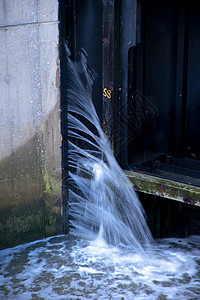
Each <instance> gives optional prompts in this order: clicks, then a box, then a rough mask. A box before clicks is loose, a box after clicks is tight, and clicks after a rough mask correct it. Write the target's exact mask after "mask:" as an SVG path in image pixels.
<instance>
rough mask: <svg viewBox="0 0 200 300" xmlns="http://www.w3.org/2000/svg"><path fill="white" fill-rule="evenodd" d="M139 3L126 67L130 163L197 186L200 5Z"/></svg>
mask: <svg viewBox="0 0 200 300" xmlns="http://www.w3.org/2000/svg"><path fill="white" fill-rule="evenodd" d="M138 3H140V7H141V9H140V11H139V12H138V15H137V45H136V46H135V47H131V48H130V49H129V65H128V69H129V71H128V73H129V76H128V77H129V78H128V99H127V103H128V110H127V112H128V114H127V119H128V126H127V132H128V139H127V140H128V154H127V156H128V164H129V166H130V167H131V168H132V167H137V168H139V169H140V170H143V171H146V172H150V173H153V174H156V175H158V176H164V177H168V178H173V179H175V180H178V181H183V182H188V181H190V183H192V184H194V185H198V186H199V185H200V180H199V178H200V130H199V125H200V121H199V114H200V39H199V30H200V18H199V15H200V4H199V3H198V2H197V1H194V0H191V1H187V0H186V1H172V0H171V1H158V0H152V1H147V0H144V1H139V2H138ZM188 176H189V177H190V178H189V179H188Z"/></svg>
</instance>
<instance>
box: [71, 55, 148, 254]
mask: <svg viewBox="0 0 200 300" xmlns="http://www.w3.org/2000/svg"><path fill="white" fill-rule="evenodd" d="M67 60H68V66H67V68H68V74H67V87H68V88H67V98H68V134H69V168H70V171H69V187H70V191H69V205H70V226H71V232H72V233H73V234H76V235H80V236H83V237H85V238H87V239H88V238H90V239H95V238H96V236H97V235H98V232H99V230H100V233H101V237H102V238H103V239H104V240H105V241H106V242H107V243H109V244H112V245H114V246H119V245H120V244H125V245H129V246H131V247H134V248H135V250H136V251H137V250H139V251H143V249H144V247H145V246H147V247H149V246H150V245H151V243H152V237H151V234H150V231H149V229H148V226H147V224H146V220H145V218H144V211H143V208H142V206H141V204H140V202H139V200H138V198H137V196H136V194H135V192H134V190H133V187H132V184H131V183H130V182H129V180H128V179H127V177H126V176H125V174H124V172H123V171H122V169H121V168H120V167H119V165H118V163H117V161H116V160H115V158H114V156H113V153H112V149H111V145H110V143H109V141H108V139H107V137H106V135H105V134H104V132H103V130H102V128H101V126H100V121H99V118H98V116H97V113H96V110H95V108H94V105H93V102H92V98H91V95H92V84H93V76H92V75H93V74H92V72H90V71H88V67H87V61H86V56H85V52H84V51H83V52H82V53H81V54H80V60H79V62H78V63H77V62H72V61H71V60H70V59H69V58H67ZM86 124H87V125H86Z"/></svg>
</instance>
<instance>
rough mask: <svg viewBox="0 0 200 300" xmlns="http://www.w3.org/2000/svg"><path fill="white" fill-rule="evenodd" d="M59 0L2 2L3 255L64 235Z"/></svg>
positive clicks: (0, 140) (0, 182) (0, 163)
mask: <svg viewBox="0 0 200 300" xmlns="http://www.w3.org/2000/svg"><path fill="white" fill-rule="evenodd" d="M58 39H59V32H58V0H0V248H3V247H8V246H12V245H15V244H19V243H22V242H26V241H31V240H34V239H39V238H42V237H43V236H49V235H53V234H57V233H61V232H62V229H61V228H62V226H61V223H62V221H61V172H60V166H61V149H60V145H61V135H60V113H59V106H60V100H59V99H60V95H59V49H58Z"/></svg>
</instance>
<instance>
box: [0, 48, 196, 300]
mask: <svg viewBox="0 0 200 300" xmlns="http://www.w3.org/2000/svg"><path fill="white" fill-rule="evenodd" d="M68 64H69V73H68V77H69V78H68V80H69V87H68V98H69V111H70V114H69V119H68V121H69V135H70V142H69V151H70V153H69V164H70V168H71V173H70V182H69V183H70V187H71V190H70V215H71V219H70V224H71V234H69V235H66V236H57V237H52V238H49V239H46V240H41V241H36V242H33V243H29V244H26V245H21V246H17V247H15V248H12V249H6V250H2V251H0V299H2V300H4V299H5V300H7V299H10V300H27V299H40V300H41V299H44V300H51V299H53V300H55V299H56V300H60V299H61V300H66V299H67V300H68V299H81V300H85V299H97V300H100V299H101V300H107V299H111V300H119V299H126V300H133V299H134V300H135V299H140V300H143V299H150V300H154V299H159V300H165V299H171V300H180V299H181V300H182V299H184V300H189V299H191V300H194V299H196V300H199V299H200V236H190V237H188V238H185V239H175V238H171V239H163V240H157V241H156V245H155V244H152V238H151V234H150V232H149V229H148V227H147V225H146V222H145V218H144V214H143V210H142V207H141V205H140V202H139V201H138V199H137V197H136V195H135V193H134V192H133V189H132V186H131V184H130V183H129V181H128V180H127V178H126V177H125V175H124V174H123V172H122V170H121V169H120V168H119V166H118V164H117V162H116V161H115V159H114V157H113V154H112V150H111V147H110V145H109V142H108V141H107V139H106V137H105V135H104V133H103V132H102V130H101V128H100V124H99V120H98V117H97V115H96V112H95V109H94V106H93V104H92V101H91V88H92V73H91V72H88V70H87V64H86V57H85V54H84V52H83V53H82V54H81V60H80V61H79V62H78V63H74V62H71V61H70V60H69V61H68ZM85 87H86V88H85ZM85 124H87V126H86V125H85ZM77 139H78V140H79V142H78V143H77V142H76V141H77ZM79 236H81V237H79ZM83 237H84V238H83Z"/></svg>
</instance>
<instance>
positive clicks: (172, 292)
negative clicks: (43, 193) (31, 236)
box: [0, 235, 200, 300]
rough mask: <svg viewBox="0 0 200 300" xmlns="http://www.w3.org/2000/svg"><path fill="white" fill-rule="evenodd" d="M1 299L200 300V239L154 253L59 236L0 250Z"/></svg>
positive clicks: (163, 244) (169, 242)
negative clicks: (140, 252) (144, 252)
mask: <svg viewBox="0 0 200 300" xmlns="http://www.w3.org/2000/svg"><path fill="white" fill-rule="evenodd" d="M0 262H1V263H0V299H20V300H21V299H131V300H132V299H173V300H175V299H177V300H178V299H200V236H191V237H189V238H186V239H165V240H159V241H157V245H156V247H155V249H154V254H151V253H148V252H147V253H146V254H145V255H144V254H142V255H140V254H139V253H135V252H134V251H133V250H132V249H131V248H128V247H125V248H117V247H113V246H109V245H107V244H106V243H105V241H104V240H102V239H101V237H99V238H98V239H96V240H95V241H93V242H89V241H85V240H82V239H77V238H75V237H73V236H70V235H68V236H60V237H54V238H50V239H48V240H45V241H37V242H34V243H29V244H26V245H23V246H19V247H15V248H12V249H7V250H2V251H0Z"/></svg>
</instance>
